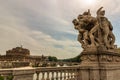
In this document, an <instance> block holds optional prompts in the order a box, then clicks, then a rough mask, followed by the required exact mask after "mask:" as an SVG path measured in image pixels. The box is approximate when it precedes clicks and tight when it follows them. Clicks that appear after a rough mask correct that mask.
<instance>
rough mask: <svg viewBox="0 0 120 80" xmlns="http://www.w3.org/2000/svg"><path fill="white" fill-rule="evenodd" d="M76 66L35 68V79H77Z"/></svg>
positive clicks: (77, 71)
mask: <svg viewBox="0 0 120 80" xmlns="http://www.w3.org/2000/svg"><path fill="white" fill-rule="evenodd" d="M78 73H79V68H78V67H51V68H36V74H37V78H36V80H79V79H78Z"/></svg>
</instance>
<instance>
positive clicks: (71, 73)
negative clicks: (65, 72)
mask: <svg viewBox="0 0 120 80" xmlns="http://www.w3.org/2000/svg"><path fill="white" fill-rule="evenodd" d="M70 75H71V80H74V78H73V70H72V71H71V72H70Z"/></svg>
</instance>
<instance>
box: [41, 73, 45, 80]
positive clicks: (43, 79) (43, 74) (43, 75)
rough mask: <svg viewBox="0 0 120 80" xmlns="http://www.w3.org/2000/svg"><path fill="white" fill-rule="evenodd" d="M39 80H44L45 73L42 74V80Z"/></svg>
mask: <svg viewBox="0 0 120 80" xmlns="http://www.w3.org/2000/svg"><path fill="white" fill-rule="evenodd" d="M41 80H45V72H42V79H41Z"/></svg>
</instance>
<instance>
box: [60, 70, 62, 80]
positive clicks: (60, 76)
mask: <svg viewBox="0 0 120 80" xmlns="http://www.w3.org/2000/svg"><path fill="white" fill-rule="evenodd" d="M60 80H62V71H60Z"/></svg>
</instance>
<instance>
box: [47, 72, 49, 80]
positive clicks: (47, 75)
mask: <svg viewBox="0 0 120 80" xmlns="http://www.w3.org/2000/svg"><path fill="white" fill-rule="evenodd" d="M46 80H50V78H49V72H47V79H46Z"/></svg>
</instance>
